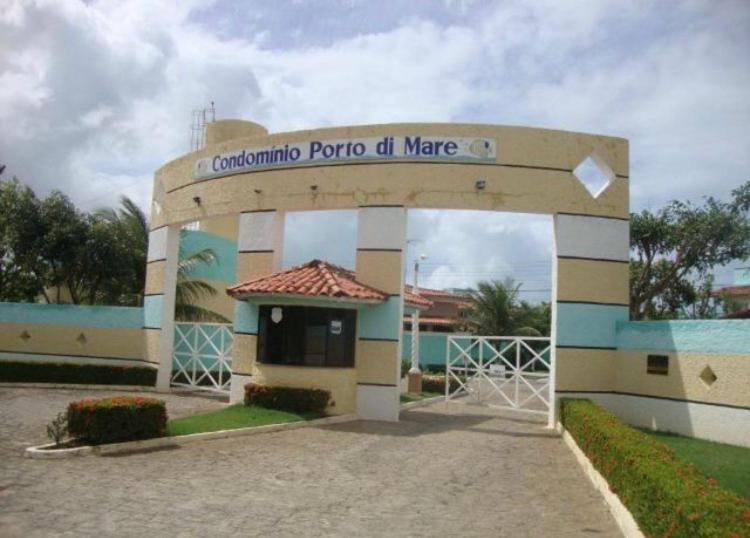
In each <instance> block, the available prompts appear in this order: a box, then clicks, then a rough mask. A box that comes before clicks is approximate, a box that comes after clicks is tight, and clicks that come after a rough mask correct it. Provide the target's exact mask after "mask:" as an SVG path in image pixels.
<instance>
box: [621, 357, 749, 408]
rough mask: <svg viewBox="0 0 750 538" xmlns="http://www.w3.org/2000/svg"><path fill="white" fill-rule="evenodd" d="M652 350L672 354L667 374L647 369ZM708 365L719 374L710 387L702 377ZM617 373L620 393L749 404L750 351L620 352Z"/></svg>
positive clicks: (729, 403) (747, 405) (727, 403)
mask: <svg viewBox="0 0 750 538" xmlns="http://www.w3.org/2000/svg"><path fill="white" fill-rule="evenodd" d="M649 353H653V354H655V355H667V356H668V357H669V374H668V375H666V376H664V375H655V374H649V373H647V372H646V357H647V355H648V354H649ZM706 367H709V368H711V370H713V372H714V373H715V375H716V377H717V380H716V381H715V382H714V383H713V384H711V385H710V386H709V385H707V384H706V383H705V382H704V381H703V380H702V379H701V377H700V375H701V372H702V371H703V370H704V368H706ZM616 372H617V373H616V376H615V385H614V390H615V391H618V392H627V393H634V394H641V395H645V396H659V397H665V398H675V399H678V400H693V401H698V402H710V403H718V404H726V405H736V406H744V407H750V350H748V354H743V355H740V354H714V353H691V352H659V351H655V352H648V351H620V352H618V357H617V370H616Z"/></svg>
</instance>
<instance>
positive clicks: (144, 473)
mask: <svg viewBox="0 0 750 538" xmlns="http://www.w3.org/2000/svg"><path fill="white" fill-rule="evenodd" d="M106 394H107V393H105V392H100V391H96V392H94V391H88V392H87V391H77V390H64V391H63V390H50V389H9V388H2V389H0V536H3V537H6V538H7V537H16V536H19V537H20V536H24V537H28V536H31V537H34V536H76V537H78V536H300V537H301V536H304V537H315V536H342V537H344V536H345V537H356V536H384V537H385V536H388V537H401V536H409V537H422V536H425V537H426V536H463V537H480V536H492V537H498V536H508V537H517V536H521V537H522V536H530V537H531V536H534V537H537V536H555V537H567V536H597V537H605V536H606V537H610V536H612V537H614V536H620V534H619V532H618V530H617V527H616V525H615V523H614V521H613V519H612V518H611V517H610V515H609V513H608V512H607V509H606V506H605V505H604V502H603V501H602V499H601V497H600V496H599V494H598V493H597V492H596V491H595V490H594V489H593V488H592V487H591V485H590V484H589V482H588V480H587V479H586V477H585V476H584V475H583V473H582V471H581V470H580V468H579V467H578V464H577V463H576V462H575V460H574V459H573V456H572V455H571V453H570V451H569V450H568V449H567V448H566V447H565V446H564V444H563V443H562V441H561V440H560V438H559V437H558V436H557V435H555V434H553V433H552V432H550V431H549V430H546V429H544V428H543V426H542V425H541V424H540V423H538V422H531V421H527V420H526V419H518V418H516V417H510V416H503V415H499V414H498V413H497V412H495V411H491V410H488V409H486V408H481V407H474V406H466V405H461V404H452V405H450V406H449V407H447V408H446V406H445V405H444V404H443V403H438V404H433V405H430V406H428V407H423V408H418V409H414V410H410V411H405V412H403V413H402V421H401V422H399V423H380V422H363V421H357V422H352V423H346V424H338V425H331V426H325V427H317V428H304V429H299V430H291V431H287V432H276V433H269V434H263V435H255V436H250V437H241V438H235V439H225V440H216V441H206V442H202V443H196V444H192V445H189V446H184V447H181V448H176V449H170V450H163V451H156V452H150V453H143V454H134V455H127V456H117V457H95V456H92V457H83V458H75V459H69V460H59V461H42V460H28V459H24V458H23V457H22V456H21V454H22V451H23V448H25V447H26V446H29V445H31V444H38V443H41V442H44V441H45V435H44V425H45V424H46V423H47V422H48V421H49V420H50V419H51V418H52V416H54V414H55V413H56V412H57V411H58V410H62V409H64V407H65V404H66V403H67V402H68V401H70V400H73V399H78V398H81V397H84V396H104V395H106ZM166 400H167V406H168V409H169V411H170V414H171V415H172V416H177V415H180V414H186V413H190V412H195V411H196V410H201V409H210V408H216V407H219V406H220V405H221V404H220V403H219V402H217V401H216V400H211V399H206V398H203V397H198V396H178V395H173V394H172V395H167V396H166Z"/></svg>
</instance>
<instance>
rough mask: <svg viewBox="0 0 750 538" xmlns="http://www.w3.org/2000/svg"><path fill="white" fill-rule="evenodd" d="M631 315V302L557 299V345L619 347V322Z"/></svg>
mask: <svg viewBox="0 0 750 538" xmlns="http://www.w3.org/2000/svg"><path fill="white" fill-rule="evenodd" d="M629 317H630V315H629V312H628V307H627V306H619V305H600V304H587V303H557V345H558V346H569V347H592V348H613V349H614V348H615V347H616V345H617V343H616V337H615V325H616V324H617V322H622V321H627V320H628V318H629Z"/></svg>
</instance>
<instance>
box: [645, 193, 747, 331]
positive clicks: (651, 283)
mask: <svg viewBox="0 0 750 538" xmlns="http://www.w3.org/2000/svg"><path fill="white" fill-rule="evenodd" d="M748 211H750V182H747V183H745V184H744V185H742V186H741V187H739V188H737V189H735V190H734V191H732V199H731V200H730V201H728V202H725V201H721V200H717V199H715V198H713V197H708V198H705V199H704V201H703V203H702V204H699V205H696V204H693V203H690V202H681V201H677V200H675V201H672V202H670V203H669V204H667V205H666V206H665V207H663V208H662V209H659V210H658V211H655V212H651V211H646V210H644V211H642V212H640V213H633V214H631V216H630V248H631V253H632V257H631V261H630V317H631V319H662V318H677V317H698V318H700V317H715V315H716V311H717V303H716V301H715V300H714V299H713V298H712V296H711V289H712V287H713V276H712V274H711V271H712V270H713V269H714V268H715V267H717V266H722V265H726V264H727V263H729V262H732V261H734V260H744V259H747V258H748V257H750V219H749V216H748Z"/></svg>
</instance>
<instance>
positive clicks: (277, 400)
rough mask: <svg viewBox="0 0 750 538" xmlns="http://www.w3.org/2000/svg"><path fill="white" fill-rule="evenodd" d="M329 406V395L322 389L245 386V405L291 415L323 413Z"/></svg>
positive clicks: (253, 384)
mask: <svg viewBox="0 0 750 538" xmlns="http://www.w3.org/2000/svg"><path fill="white" fill-rule="evenodd" d="M329 402H330V405H334V404H333V402H331V393H330V392H329V391H327V390H323V389H303V388H293V387H269V386H266V385H257V384H255V383H248V384H247V385H245V404H246V405H257V406H258V407H265V408H267V409H279V410H282V411H290V412H292V413H321V414H322V413H323V412H324V411H325V409H326V407H328V405H329Z"/></svg>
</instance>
